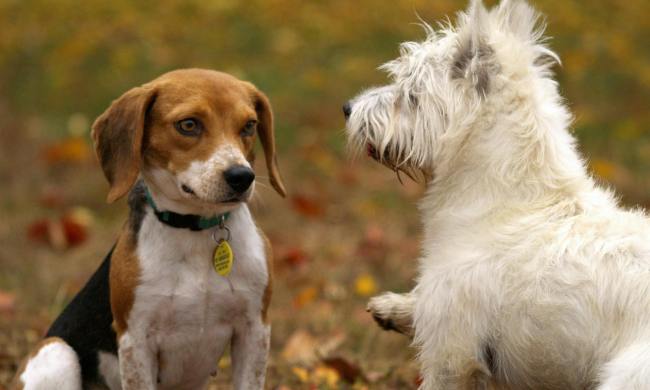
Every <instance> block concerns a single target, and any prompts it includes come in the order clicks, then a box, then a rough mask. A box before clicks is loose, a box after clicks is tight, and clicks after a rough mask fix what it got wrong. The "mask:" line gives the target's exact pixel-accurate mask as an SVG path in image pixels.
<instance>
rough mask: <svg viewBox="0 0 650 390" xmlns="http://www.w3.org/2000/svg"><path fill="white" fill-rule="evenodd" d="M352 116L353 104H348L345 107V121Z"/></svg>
mask: <svg viewBox="0 0 650 390" xmlns="http://www.w3.org/2000/svg"><path fill="white" fill-rule="evenodd" d="M350 114H352V104H350V102H347V103H345V104H344V105H343V115H345V119H348V118H349V117H350Z"/></svg>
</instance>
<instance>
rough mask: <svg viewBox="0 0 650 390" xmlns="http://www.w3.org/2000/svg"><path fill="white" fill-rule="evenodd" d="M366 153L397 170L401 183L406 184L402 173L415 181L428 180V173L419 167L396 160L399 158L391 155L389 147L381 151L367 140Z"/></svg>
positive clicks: (387, 166)
mask: <svg viewBox="0 0 650 390" xmlns="http://www.w3.org/2000/svg"><path fill="white" fill-rule="evenodd" d="M366 154H367V156H368V157H370V158H371V159H373V160H375V161H376V162H378V163H380V164H381V165H383V166H385V167H386V168H388V169H390V170H391V171H393V172H395V175H397V180H399V182H400V183H402V184H404V182H403V181H402V176H401V175H400V174H401V173H403V174H405V175H406V176H408V177H409V178H410V179H411V180H413V181H415V182H424V181H426V177H427V175H426V174H425V173H424V172H423V171H422V170H421V169H418V168H415V167H413V166H411V165H409V164H408V163H407V162H402V163H399V162H396V161H399V159H396V158H395V157H394V156H391V152H390V150H389V148H388V147H386V148H384V152H383V153H381V152H380V151H379V150H378V149H377V148H376V147H375V146H374V145H373V144H372V143H371V142H368V141H366Z"/></svg>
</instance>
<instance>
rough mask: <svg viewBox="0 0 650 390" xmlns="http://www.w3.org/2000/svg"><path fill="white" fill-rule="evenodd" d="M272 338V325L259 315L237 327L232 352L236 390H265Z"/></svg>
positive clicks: (232, 342)
mask: <svg viewBox="0 0 650 390" xmlns="http://www.w3.org/2000/svg"><path fill="white" fill-rule="evenodd" d="M258 314H259V313H258ZM270 338H271V325H270V324H267V323H265V322H264V321H263V319H262V317H261V316H259V315H249V316H248V318H245V319H243V321H242V322H241V323H240V324H238V325H236V326H235V329H234V333H233V337H232V341H231V351H230V353H231V355H232V365H233V382H234V389H236V390H241V389H246V390H248V389H263V388H264V380H265V378H266V362H267V359H268V356H269V344H270Z"/></svg>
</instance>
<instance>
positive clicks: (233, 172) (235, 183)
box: [223, 165, 255, 194]
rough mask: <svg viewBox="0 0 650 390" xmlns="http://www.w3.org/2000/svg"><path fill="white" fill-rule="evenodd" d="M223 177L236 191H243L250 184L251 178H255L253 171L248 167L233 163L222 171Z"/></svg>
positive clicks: (239, 192)
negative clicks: (233, 164)
mask: <svg viewBox="0 0 650 390" xmlns="http://www.w3.org/2000/svg"><path fill="white" fill-rule="evenodd" d="M223 178H224V179H226V183H228V185H229V186H230V188H232V189H233V190H234V191H235V192H236V193H238V194H241V193H244V192H245V191H246V190H247V189H248V187H250V186H251V183H252V182H253V180H255V172H253V170H252V169H250V168H249V167H246V166H243V165H235V166H232V167H230V168H228V169H227V170H226V171H224V173H223Z"/></svg>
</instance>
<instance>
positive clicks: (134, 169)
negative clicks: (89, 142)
mask: <svg viewBox="0 0 650 390" xmlns="http://www.w3.org/2000/svg"><path fill="white" fill-rule="evenodd" d="M155 98H156V91H155V89H154V88H152V87H149V86H142V87H136V88H133V89H131V90H129V91H127V92H126V93H125V94H124V95H122V96H120V97H119V98H118V99H116V100H114V101H113V103H112V104H111V106H110V107H108V109H107V110H106V111H104V113H102V114H101V115H100V116H99V117H98V118H97V119H96V120H95V123H93V126H92V137H93V141H94V143H95V153H96V154H97V158H98V159H99V163H100V165H101V166H102V170H103V171H104V175H105V176H106V179H108V183H109V184H110V190H109V191H108V196H107V198H106V199H107V201H108V203H112V202H114V201H116V200H117V199H119V198H121V197H122V196H124V195H125V194H126V193H127V192H129V190H130V189H131V187H132V186H133V183H135V181H136V179H137V178H138V174H139V173H140V168H141V166H142V147H143V135H144V129H145V125H146V124H145V119H146V116H147V112H148V111H149V110H150V108H151V106H152V104H153V102H154V100H155Z"/></svg>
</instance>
